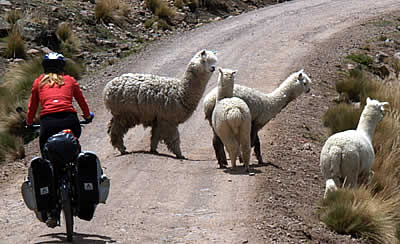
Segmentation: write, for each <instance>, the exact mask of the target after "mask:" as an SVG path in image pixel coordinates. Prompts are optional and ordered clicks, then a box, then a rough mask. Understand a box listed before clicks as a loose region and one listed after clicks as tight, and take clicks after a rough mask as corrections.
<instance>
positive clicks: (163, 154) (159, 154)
mask: <svg viewBox="0 0 400 244" xmlns="http://www.w3.org/2000/svg"><path fill="white" fill-rule="evenodd" d="M128 154H149V155H154V156H161V157H167V158H173V159H178V160H188V159H187V158H176V157H175V156H173V155H169V154H165V153H158V152H157V153H153V152H150V151H145V150H138V151H131V152H126V153H125V154H120V155H118V156H117V157H121V156H124V155H128Z"/></svg>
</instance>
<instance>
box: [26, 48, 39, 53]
mask: <svg viewBox="0 0 400 244" xmlns="http://www.w3.org/2000/svg"><path fill="white" fill-rule="evenodd" d="M26 53H27V54H38V53H40V51H39V50H37V49H34V48H32V49H29V50H28V51H26Z"/></svg>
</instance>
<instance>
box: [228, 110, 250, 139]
mask: <svg viewBox="0 0 400 244" xmlns="http://www.w3.org/2000/svg"><path fill="white" fill-rule="evenodd" d="M244 114H245V112H244V111H243V110H242V109H241V108H240V107H232V108H230V109H227V110H226V113H225V118H226V121H228V124H229V127H230V128H231V129H232V131H233V133H234V134H235V135H239V133H240V128H241V127H242V125H243V123H244V121H246V120H247V118H246V116H244ZM250 121H251V119H250Z"/></svg>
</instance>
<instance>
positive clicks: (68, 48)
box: [57, 22, 80, 59]
mask: <svg viewBox="0 0 400 244" xmlns="http://www.w3.org/2000/svg"><path fill="white" fill-rule="evenodd" d="M57 37H58V38H59V39H60V40H61V53H62V54H63V55H64V56H65V57H67V58H72V59H73V58H74V57H75V55H77V54H79V52H80V41H79V38H77V37H76V35H75V33H74V32H73V29H72V25H71V23H68V22H62V23H60V24H59V26H58V28H57Z"/></svg>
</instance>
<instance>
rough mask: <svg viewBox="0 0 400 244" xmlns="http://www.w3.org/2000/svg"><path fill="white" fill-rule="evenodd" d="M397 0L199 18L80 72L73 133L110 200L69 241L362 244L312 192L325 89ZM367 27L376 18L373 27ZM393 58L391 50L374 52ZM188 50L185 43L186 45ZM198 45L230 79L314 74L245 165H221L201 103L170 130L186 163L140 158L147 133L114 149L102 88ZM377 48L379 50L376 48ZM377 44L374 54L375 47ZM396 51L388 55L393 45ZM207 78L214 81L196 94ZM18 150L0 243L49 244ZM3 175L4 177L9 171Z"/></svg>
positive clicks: (176, 63) (329, 92) (58, 237)
mask: <svg viewBox="0 0 400 244" xmlns="http://www.w3.org/2000/svg"><path fill="white" fill-rule="evenodd" d="M394 10H397V11H399V10H400V3H398V2H397V1H394V0H393V1H390V0H386V1H380V2H379V3H377V2H376V1H371V0H363V1H361V0H360V1H352V2H346V4H345V5H343V3H340V1H335V2H332V1H325V0H309V1H293V2H289V3H284V4H279V5H275V6H272V7H268V8H265V9H260V10H256V11H253V12H250V13H246V14H243V15H240V16H236V17H232V18H229V19H227V20H223V21H219V22H215V23H210V24H208V25H206V26H203V27H201V28H199V29H197V30H196V31H192V32H190V33H182V34H177V35H176V36H171V37H169V38H167V40H162V41H160V42H155V43H153V44H152V45H150V46H149V47H148V48H146V49H144V50H143V51H141V52H140V53H138V54H137V55H134V56H130V57H128V58H127V59H125V60H123V61H121V62H120V63H118V64H117V65H113V66H109V67H106V68H105V69H104V70H100V71H98V74H95V75H91V76H88V77H85V79H83V80H82V82H81V83H83V84H84V85H86V86H87V87H88V90H87V91H86V94H87V98H88V100H89V103H90V105H91V108H92V110H93V111H94V112H95V113H96V119H95V121H94V122H93V123H92V124H91V125H89V126H87V127H85V128H84V130H83V136H82V137H81V142H82V145H84V146H83V147H84V149H85V150H91V151H95V152H96V153H97V154H98V155H99V157H100V159H101V161H102V164H103V166H104V167H106V170H105V171H106V173H107V174H108V175H109V176H110V177H111V179H112V188H111V193H110V198H109V201H108V203H107V204H106V205H100V206H99V207H98V208H97V210H96V216H95V218H94V219H93V220H92V221H91V222H86V221H80V220H79V219H76V220H77V221H76V227H75V231H76V237H75V240H76V242H77V243H363V241H362V240H355V239H352V238H351V237H348V236H343V235H338V234H336V233H334V232H331V231H329V230H328V229H327V228H326V227H325V226H324V225H323V224H322V223H320V222H319V220H318V214H317V211H318V203H319V201H320V200H321V197H322V195H323V181H322V176H321V174H320V171H319V151H320V148H321V146H322V143H323V142H324V140H325V138H326V131H325V129H324V127H323V126H322V120H321V118H322V116H323V114H324V112H325V111H326V110H327V108H328V107H329V106H330V105H331V101H332V100H333V98H334V97H335V96H336V93H335V91H334V89H333V85H334V82H335V80H336V79H337V78H338V71H339V70H343V69H345V66H344V65H343V57H345V56H346V55H347V54H349V53H352V52H353V51H355V50H359V49H360V47H362V46H363V45H364V43H365V41H367V40H379V38H378V37H380V36H381V35H382V34H383V33H390V32H394V31H396V30H395V27H393V25H388V24H381V23H388V22H390V23H392V24H393V23H395V24H396V23H397V25H400V24H399V17H400V12H393V11H394ZM377 23H378V24H377ZM376 43H377V45H376V46H377V47H381V49H382V50H385V51H387V52H388V53H390V54H392V53H393V51H396V50H393V49H391V48H390V47H387V48H386V49H384V47H385V45H380V43H379V41H376ZM193 47H196V48H193ZM201 48H209V49H215V50H217V55H218V57H219V63H218V65H220V66H222V67H229V68H234V69H238V70H239V73H238V77H237V82H238V83H240V84H245V85H247V86H250V87H255V88H257V89H259V90H261V91H264V92H269V91H271V90H273V89H274V88H275V87H276V86H277V85H278V84H279V83H280V82H281V81H282V80H283V79H284V78H286V77H287V75H289V74H290V73H291V72H293V71H295V70H298V69H300V68H304V69H305V71H306V72H307V73H308V74H310V76H311V77H312V79H313V82H314V83H313V90H312V93H311V94H305V95H303V96H301V97H300V98H298V99H297V100H295V101H293V102H292V103H291V104H290V105H289V106H287V107H286V108H285V109H284V111H282V112H281V113H280V114H279V115H278V116H277V117H276V118H275V119H273V120H272V121H271V122H270V123H269V124H267V125H266V126H265V127H264V129H263V130H262V131H260V134H259V135H260V140H261V145H262V152H263V158H264V160H265V161H267V162H270V163H271V164H270V165H257V164H256V162H255V158H252V167H251V172H252V173H255V176H250V175H248V174H245V173H243V171H242V167H239V169H238V170H235V171H232V170H229V169H228V170H220V169H217V167H216V161H215V156H214V152H213V149H212V145H211V130H210V128H209V127H208V124H207V123H206V121H204V120H203V117H204V115H203V113H202V107H201V104H200V105H199V107H198V109H197V110H196V111H195V113H194V114H193V116H192V118H190V119H189V120H188V121H187V122H186V123H184V124H182V125H181V126H180V133H181V141H182V151H183V153H184V155H185V156H186V157H187V158H188V160H176V159H175V158H173V157H171V153H169V152H168V151H167V150H166V148H165V146H164V145H160V146H159V151H160V152H161V153H162V154H161V155H152V154H148V153H146V152H145V151H148V150H149V130H143V129H141V128H136V129H134V130H131V131H130V132H129V133H128V134H127V135H126V137H125V143H126V145H127V148H128V151H131V152H132V153H131V154H128V155H124V156H119V154H118V153H117V152H116V151H114V150H113V149H112V148H111V146H110V144H109V143H108V138H107V135H106V133H105V130H106V123H107V121H108V119H109V118H110V115H109V113H108V112H107V111H105V109H104V107H103V105H102V99H101V91H102V88H103V86H104V84H105V82H107V81H108V80H109V79H111V78H112V77H114V76H116V75H119V74H122V73H125V72H143V73H155V74H161V75H169V76H178V77H179V76H181V75H182V73H183V71H184V67H185V65H186V63H187V61H188V60H189V59H190V58H191V56H192V55H193V53H194V52H196V51H197V50H198V49H201ZM378 49H379V48H378ZM375 50H376V51H377V49H374V51H371V52H375ZM397 51H399V50H397ZM215 85H216V76H214V77H213V78H212V79H211V80H210V82H209V85H208V88H207V91H206V92H208V91H209V90H211V89H212V88H213V87H214V86H215ZM36 148H37V142H36V141H35V142H34V143H31V144H30V145H29V146H28V147H27V151H28V156H27V159H26V160H23V161H21V162H16V163H15V162H10V163H8V164H7V167H4V166H3V167H2V169H1V171H2V173H1V177H2V182H1V184H2V187H1V189H0V192H1V193H0V194H1V196H2V197H1V200H0V201H1V202H0V203H1V204H0V216H1V219H0V240H2V243H3V241H4V243H60V242H63V241H64V240H65V235H64V234H63V233H64V232H65V229H64V226H63V225H62V226H61V227H58V228H55V229H48V228H47V227H45V225H44V224H43V223H39V222H38V221H37V220H36V219H35V218H34V216H33V213H32V212H30V211H29V210H28V209H27V208H26V207H25V206H24V203H23V201H22V199H21V196H20V193H19V186H20V184H21V183H22V181H23V178H24V175H25V173H26V167H24V166H23V163H24V162H26V161H28V160H29V158H32V157H33V156H34V155H35V154H37V150H36ZM4 172H9V173H7V174H8V176H7V175H6V174H5V173H4Z"/></svg>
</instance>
